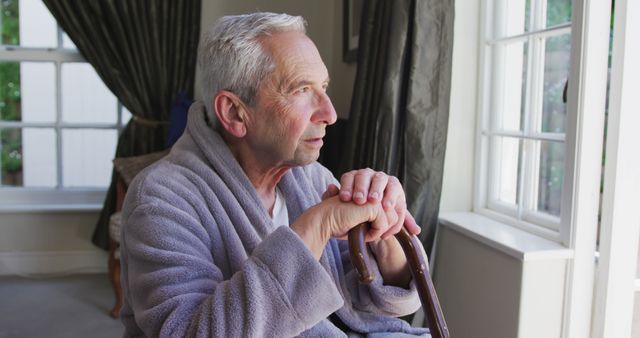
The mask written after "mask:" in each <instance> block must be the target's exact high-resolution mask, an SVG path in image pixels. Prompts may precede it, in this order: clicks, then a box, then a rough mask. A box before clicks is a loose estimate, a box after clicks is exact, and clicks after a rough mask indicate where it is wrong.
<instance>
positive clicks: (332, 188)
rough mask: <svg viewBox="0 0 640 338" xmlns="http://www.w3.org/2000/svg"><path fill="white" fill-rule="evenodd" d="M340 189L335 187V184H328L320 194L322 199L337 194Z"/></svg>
mask: <svg viewBox="0 0 640 338" xmlns="http://www.w3.org/2000/svg"><path fill="white" fill-rule="evenodd" d="M339 191H340V190H339V189H338V187H336V185H335V184H329V186H328V187H327V190H325V192H324V194H322V200H323V201H324V200H326V199H327V198H331V197H333V196H335V195H337V194H338V192H339Z"/></svg>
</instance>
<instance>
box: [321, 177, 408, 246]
mask: <svg viewBox="0 0 640 338" xmlns="http://www.w3.org/2000/svg"><path fill="white" fill-rule="evenodd" d="M329 189H333V190H332V191H335V188H331V187H330V188H329ZM329 189H327V192H329ZM325 194H327V193H325ZM339 196H340V200H342V201H343V202H350V201H353V202H354V203H356V204H358V205H363V204H365V203H367V202H372V203H377V202H380V203H381V204H382V207H383V208H384V211H385V213H386V215H387V220H388V222H389V224H390V226H389V229H387V230H386V231H385V232H384V233H383V234H382V236H381V238H382V239H387V238H389V237H391V236H393V235H395V234H396V233H398V232H399V231H400V229H401V228H402V226H403V225H404V226H405V227H406V228H407V230H408V231H409V232H410V233H411V234H414V235H417V234H419V233H420V227H419V226H418V224H417V223H416V221H415V220H414V219H413V217H411V215H409V213H408V212H407V202H406V199H405V195H404V190H403V189H402V185H401V184H400V181H399V180H398V179H397V178H396V177H395V176H390V175H387V174H385V173H383V172H381V171H378V172H376V171H374V170H372V169H369V168H367V169H360V170H352V171H349V172H347V173H345V174H343V175H342V177H341V178H340V189H339ZM407 215H408V216H407Z"/></svg>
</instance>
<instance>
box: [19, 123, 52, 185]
mask: <svg viewBox="0 0 640 338" xmlns="http://www.w3.org/2000/svg"><path fill="white" fill-rule="evenodd" d="M22 169H23V172H22V173H23V175H24V177H23V179H24V186H25V187H55V186H56V183H57V176H58V174H57V173H58V169H57V166H56V132H55V130H53V129H40V128H24V129H23V130H22Z"/></svg>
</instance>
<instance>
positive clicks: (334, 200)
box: [291, 186, 389, 259]
mask: <svg viewBox="0 0 640 338" xmlns="http://www.w3.org/2000/svg"><path fill="white" fill-rule="evenodd" d="M335 189H337V188H335V186H334V188H330V189H328V192H327V193H325V194H324V195H325V196H324V197H325V198H324V200H323V201H322V202H320V203H318V204H316V205H315V206H313V207H311V208H309V209H307V210H306V211H305V212H304V213H302V215H300V217H298V218H297V219H296V220H295V222H293V224H292V225H291V229H292V230H293V231H294V232H296V233H297V234H298V235H299V236H300V238H301V239H302V241H303V242H304V243H305V245H306V246H307V248H309V250H311V252H312V253H313V254H314V256H315V257H316V258H318V259H319V258H320V256H321V255H322V251H324V247H325V246H326V244H327V242H328V241H329V239H330V238H331V237H335V238H341V239H346V238H347V234H348V233H349V230H351V228H353V227H355V226H356V225H358V224H360V223H365V222H369V223H371V226H370V227H369V230H368V231H367V233H366V234H365V240H366V241H376V240H379V239H380V235H382V234H383V233H384V231H385V230H387V229H388V228H389V224H388V221H387V217H386V213H385V211H384V209H383V208H382V205H380V203H366V204H363V205H358V204H355V203H345V202H342V201H341V200H340V199H339V198H338V197H337V196H335ZM332 191H333V195H332Z"/></svg>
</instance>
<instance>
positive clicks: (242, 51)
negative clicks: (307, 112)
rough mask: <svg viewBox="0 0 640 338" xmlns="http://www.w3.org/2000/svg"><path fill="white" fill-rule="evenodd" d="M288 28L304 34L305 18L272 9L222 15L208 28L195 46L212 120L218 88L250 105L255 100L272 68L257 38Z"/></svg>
mask: <svg viewBox="0 0 640 338" xmlns="http://www.w3.org/2000/svg"><path fill="white" fill-rule="evenodd" d="M288 31H296V32H301V33H304V34H306V30H305V21H304V19H303V18H302V17H300V16H291V15H288V14H275V13H252V14H244V15H233V16H223V17H221V18H220V19H218V21H217V22H216V23H215V24H214V25H213V26H211V27H210V28H209V29H208V31H207V32H206V33H205V34H204V37H203V39H202V42H201V44H200V49H199V50H198V65H199V66H200V71H201V73H202V77H201V82H200V84H201V88H202V96H203V99H204V101H205V102H204V104H205V107H206V109H207V117H208V118H209V121H210V122H211V123H212V124H214V125H215V124H217V123H218V120H217V117H216V113H215V111H214V107H213V106H212V102H213V97H214V96H215V95H216V94H217V93H218V92H219V91H220V90H228V91H231V92H233V93H235V94H236V95H238V97H240V99H241V100H242V101H244V102H245V103H246V104H248V105H249V106H253V105H254V104H255V99H256V93H257V91H258V86H259V85H260V84H261V82H262V80H264V79H265V78H266V77H267V75H269V74H270V73H271V72H272V71H273V69H274V68H275V65H274V63H273V60H272V58H271V56H270V55H268V53H266V52H265V51H264V50H263V48H262V45H261V44H260V41H259V39H260V38H261V37H264V36H270V35H271V34H273V33H276V32H288Z"/></svg>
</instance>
